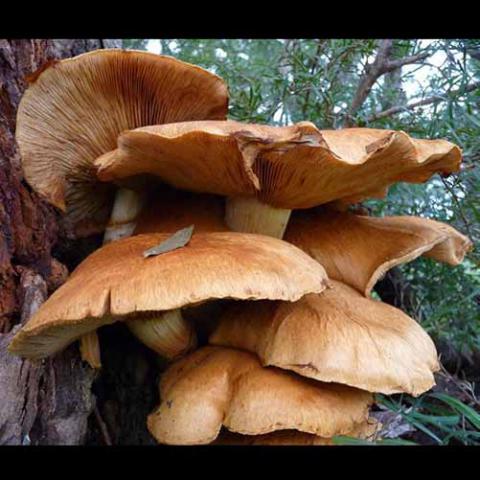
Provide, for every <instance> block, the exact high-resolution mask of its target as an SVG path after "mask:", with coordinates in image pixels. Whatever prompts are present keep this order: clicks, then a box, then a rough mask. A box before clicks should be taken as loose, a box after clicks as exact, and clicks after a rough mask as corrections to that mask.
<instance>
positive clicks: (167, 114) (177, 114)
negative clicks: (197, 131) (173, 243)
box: [16, 49, 228, 237]
mask: <svg viewBox="0 0 480 480" xmlns="http://www.w3.org/2000/svg"><path fill="white" fill-rule="evenodd" d="M227 106H228V93H227V87H226V85H225V83H224V82H223V80H222V79H221V78H220V77H218V76H216V75H214V74H212V73H210V72H208V71H206V70H204V69H202V68H200V67H197V66H194V65H190V64H188V63H185V62H182V61H180V60H176V59H174V58H172V57H167V56H161V55H155V54H152V53H148V52H142V51H135V50H120V49H112V50H108V49H106V50H96V51H93V52H88V53H85V54H82V55H79V56H77V57H73V58H68V59H66V60H62V61H59V62H56V63H53V64H52V65H51V66H49V67H48V68H46V69H42V71H41V72H40V73H39V74H38V75H37V76H36V78H35V80H34V81H33V83H32V84H31V85H30V86H29V88H28V89H27V90H26V91H25V94H24V95H23V97H22V99H21V101H20V105H19V107H18V114H17V127H16V138H17V142H18V145H19V149H20V153H21V157H22V166H23V170H24V174H25V178H26V180H27V181H28V183H29V184H30V185H31V186H32V188H33V189H34V190H35V191H37V192H38V193H40V194H41V195H42V196H43V197H44V198H45V199H46V200H47V201H48V202H49V203H51V204H53V205H55V206H56V207H58V208H60V209H61V210H63V211H65V214H66V217H67V219H68V220H69V221H70V222H71V223H72V224H73V225H75V226H76V227H77V233H79V234H81V233H82V230H88V232H91V231H92V230H93V231H103V229H104V228H105V225H106V222H107V220H108V218H109V216H110V214H111V211H112V200H113V192H114V190H113V189H112V186H111V185H106V184H101V183H100V182H98V180H97V178H96V175H95V168H94V166H93V162H94V160H95V159H96V158H97V157H99V156H101V155H103V154H104V153H106V152H109V151H111V150H112V149H114V148H116V145H117V136H118V135H119V134H120V133H121V132H122V131H124V130H130V129H133V128H137V127H141V126H144V125H152V124H162V123H171V122H179V121H193V120H208V119H211V120H222V119H224V118H225V116H226V114H227ZM133 197H134V195H133V194H123V193H120V194H119V198H118V202H117V203H121V204H122V206H123V205H124V207H123V208H118V206H117V210H122V211H119V212H118V213H119V215H120V218H119V219H118V220H119V222H120V223H121V224H122V225H125V220H126V219H125V218H124V217H125V215H124V214H123V210H125V209H126V210H128V209H129V208H130V207H131V206H132V205H133V206H135V203H136V202H137V203H138V199H135V198H133ZM134 210H137V209H136V208H134ZM114 216H115V215H114ZM114 220H115V219H114ZM86 225H88V229H87V228H86ZM111 227H113V225H111ZM125 229H126V227H125V228H124V230H125ZM130 233H131V231H130ZM113 237H115V234H114V233H113Z"/></svg>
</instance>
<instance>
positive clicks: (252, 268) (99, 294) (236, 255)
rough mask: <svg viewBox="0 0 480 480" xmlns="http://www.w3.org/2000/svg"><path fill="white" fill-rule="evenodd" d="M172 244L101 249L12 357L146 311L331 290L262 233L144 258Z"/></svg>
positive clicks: (202, 238)
mask: <svg viewBox="0 0 480 480" xmlns="http://www.w3.org/2000/svg"><path fill="white" fill-rule="evenodd" d="M168 238H170V235H169V234H162V233H157V234H143V235H137V236H135V237H128V238H125V239H122V240H118V241H116V242H112V243H110V244H107V245H105V246H103V247H102V248H100V249H98V250H96V251H95V252H94V253H92V254H91V255H90V256H89V257H87V258H86V259H85V260H84V261H83V262H82V263H81V264H80V265H79V266H78V267H77V268H76V269H75V271H74V272H73V273H72V275H71V276H70V278H69V279H68V281H67V282H66V283H64V284H63V285H62V286H61V287H60V288H59V289H58V290H56V291H55V293H54V294H53V295H52V296H51V297H50V298H49V299H48V300H47V301H46V302H45V303H44V304H43V305H42V306H41V307H40V309H39V310H38V311H37V312H36V313H35V314H34V315H33V316H32V317H31V319H30V320H29V321H28V322H27V323H26V324H25V325H24V326H23V328H22V329H21V330H20V331H19V332H18V333H17V334H16V335H15V337H14V339H13V341H12V343H11V344H10V347H9V349H10V351H11V352H12V353H16V354H18V355H21V356H24V357H29V358H40V357H45V356H48V355H51V354H52V353H55V352H57V351H59V350H61V349H62V348H63V347H64V346H66V345H68V344H69V343H71V342H72V341H74V340H76V339H77V338H79V337H80V336H81V335H83V334H85V333H87V332H89V331H91V330H95V329H96V328H98V327H99V326H101V325H104V324H108V323H113V322H115V321H118V320H123V319H128V318H129V317H128V316H130V318H131V316H132V315H136V314H138V313H140V312H153V311H166V310H173V309H177V308H182V307H184V306H187V305H194V304H197V303H200V302H203V301H206V300H210V299H221V298H235V299H244V300H247V299H250V300H255V299H271V300H274V299H281V300H289V301H294V300H298V299H299V298H300V297H302V296H303V295H305V294H306V293H311V292H321V291H322V290H323V289H324V288H325V286H326V282H327V277H326V274H325V270H324V269H323V267H322V266H321V265H320V264H319V263H318V262H316V261H315V260H314V259H312V258H311V257H309V256H308V255H307V254H305V253H304V252H302V251H301V250H300V249H298V248H297V247H295V246H293V245H291V244H289V243H287V242H284V241H282V240H278V239H274V238H270V237H267V236H262V235H256V234H245V233H236V232H213V233H194V234H193V236H192V237H191V240H190V242H189V243H188V244H187V245H186V246H185V247H183V248H178V249H176V250H172V251H169V252H166V253H163V254H161V255H157V256H153V257H148V258H144V256H143V252H144V251H145V250H147V249H149V248H151V247H153V246H156V245H158V244H159V243H161V242H163V241H165V240H166V239H168ZM140 318H141V316H140Z"/></svg>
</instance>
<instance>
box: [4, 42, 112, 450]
mask: <svg viewBox="0 0 480 480" xmlns="http://www.w3.org/2000/svg"><path fill="white" fill-rule="evenodd" d="M119 43H120V42H119V41H109V40H88V39H82V40H76V39H67V40H48V39H41V40H0V405H2V408H0V445H2V444H7V445H19V444H47V445H48V444H73V445H74V444H82V443H84V441H85V438H86V434H87V418H88V416H89V415H90V413H91V412H92V411H93V408H94V397H93V395H92V393H91V385H92V382H93V380H94V373H93V371H92V370H91V369H89V368H88V367H87V366H86V365H84V364H83V362H81V360H80V357H79V355H78V349H77V347H76V346H72V347H70V348H69V349H67V350H66V351H65V352H63V353H61V354H59V355H57V356H56V357H54V358H52V359H47V360H44V361H42V362H37V363H34V362H30V361H24V360H22V359H20V358H18V357H14V356H12V355H10V354H9V353H8V352H7V351H6V347H7V345H8V343H9V342H10V339H11V337H12V336H13V335H14V334H15V332H16V331H18V329H19V328H20V325H19V324H21V323H23V322H25V321H27V320H28V318H29V317H30V315H31V314H32V313H33V312H34V311H35V310H36V309H37V308H38V307H39V306H40V305H41V303H42V302H43V301H44V300H45V299H46V298H47V296H48V294H50V293H51V292H52V291H53V290H54V289H55V288H58V286H60V285H61V283H62V282H63V281H64V280H65V278H66V273H67V272H66V268H65V267H64V266H63V265H62V264H61V263H60V262H58V261H57V260H56V259H55V258H53V257H52V248H53V247H54V246H55V244H56V243H58V239H59V234H60V233H61V229H60V228H59V221H58V219H59V215H58V213H57V212H55V210H54V209H53V208H52V207H51V206H49V205H47V204H46V203H45V202H44V201H42V200H41V199H40V198H39V197H38V196H37V195H36V194H35V193H34V192H33V191H32V190H31V189H30V188H29V187H28V185H27V184H26V183H25V181H24V179H23V174H22V169H21V164H20V156H19V152H18V148H17V145H16V143H15V117H16V111H17V107H18V103H19V101H20V98H21V96H22V94H23V92H24V90H25V88H26V87H27V80H26V78H27V77H28V75H29V74H31V73H32V72H34V71H35V70H37V69H38V68H39V67H41V66H42V65H44V64H45V63H47V62H48V61H49V60H53V59H61V58H66V57H71V56H74V55H78V54H80V53H83V52H85V51H88V50H92V49H97V48H110V47H119V46H120V44H119Z"/></svg>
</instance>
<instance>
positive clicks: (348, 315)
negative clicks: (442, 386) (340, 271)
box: [209, 281, 439, 396]
mask: <svg viewBox="0 0 480 480" xmlns="http://www.w3.org/2000/svg"><path fill="white" fill-rule="evenodd" d="M330 283H331V288H328V289H326V290H325V291H324V292H322V293H321V294H319V295H316V294H311V295H306V296H305V297H303V298H301V299H300V300H299V301H297V302H294V303H291V302H259V303H256V304H255V305H253V304H251V303H249V302H243V303H242V304H240V303H239V304H237V305H233V306H232V307H230V308H228V309H227V310H226V311H225V312H224V314H223V315H222V318H221V319H220V322H219V325H218V327H217V329H216V330H215V331H214V333H213V334H212V335H211V336H210V340H209V341H210V343H211V344H214V345H222V346H226V347H235V348H242V349H245V350H249V351H252V352H254V353H256V354H257V355H258V356H259V357H260V359H261V361H262V363H263V365H265V366H269V365H271V366H275V367H279V368H283V369H287V370H292V371H294V372H296V373H298V374H300V375H303V376H305V377H309V378H313V379H315V380H318V381H322V382H337V383H342V384H346V385H350V386H352V387H355V388H360V389H362V390H367V391H370V392H381V393H385V394H392V393H402V392H406V393H410V394H412V395H414V396H418V395H419V394H420V393H423V392H425V391H426V390H429V389H430V388H431V387H432V386H433V385H435V380H434V377H433V372H435V371H437V370H438V369H439V363H438V360H437V352H436V349H435V345H434V343H433V342H432V340H431V339H430V337H429V336H428V334H427V333H426V332H425V331H424V330H423V329H422V327H421V326H420V325H419V324H418V323H417V322H416V321H415V320H413V319H411V318H410V317H408V316H407V315H406V314H404V313H403V312H402V311H401V310H398V309H397V308H395V307H392V306H391V305H388V304H386V303H383V302H380V301H376V300H371V299H368V298H365V297H363V296H362V295H361V294H360V293H358V292H357V291H356V290H354V289H353V288H351V287H349V286H347V285H344V284H342V283H340V282H336V281H331V282H330Z"/></svg>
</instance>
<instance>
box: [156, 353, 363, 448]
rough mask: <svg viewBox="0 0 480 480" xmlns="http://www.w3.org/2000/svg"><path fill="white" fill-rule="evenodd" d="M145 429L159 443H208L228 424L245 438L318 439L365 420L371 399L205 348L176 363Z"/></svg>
mask: <svg viewBox="0 0 480 480" xmlns="http://www.w3.org/2000/svg"><path fill="white" fill-rule="evenodd" d="M160 398H161V403H160V406H159V407H158V408H157V409H156V410H155V411H154V412H153V413H152V414H151V415H150V416H149V417H148V429H149V431H150V433H151V434H152V435H153V436H154V437H155V438H156V440H157V441H159V442H160V443H168V444H178V445H194V444H204V443H210V442H212V441H213V440H215V438H216V437H217V436H218V434H219V432H220V429H221V427H222V425H223V426H225V427H226V428H227V429H228V430H230V431H233V432H237V433H242V434H244V435H259V434H264V433H269V432H273V431H276V430H289V429H293V430H298V431H301V432H306V433H312V434H315V435H318V436H322V437H332V436H334V435H341V434H344V433H347V432H350V431H352V429H354V428H356V426H357V425H358V424H362V423H364V422H365V421H366V420H367V418H368V407H369V405H370V404H371V403H372V400H373V399H372V395H371V394H369V393H367V392H364V391H361V390H356V389H353V388H350V387H347V386H345V385H334V384H322V383H320V382H315V381H312V380H309V379H306V378H302V377H300V376H297V375H295V374H293V373H291V372H286V371H282V370H280V369H276V368H264V367H262V366H261V365H260V362H259V361H258V358H257V357H256V356H255V355H253V354H251V353H248V352H245V351H241V350H234V349H228V348H221V347H212V346H208V347H204V348H201V349H200V350H197V351H195V352H193V353H192V354H190V355H188V356H187V357H184V358H183V359H181V360H180V361H178V362H176V363H174V364H173V365H172V366H171V367H170V368H169V369H168V370H167V371H166V372H165V374H164V375H163V377H162V379H161V381H160Z"/></svg>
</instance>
